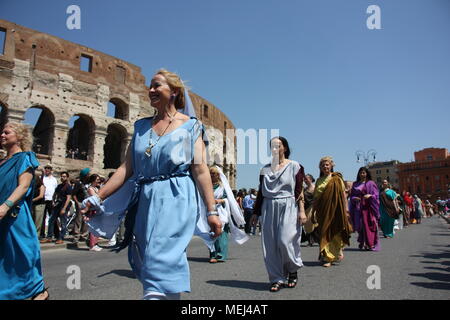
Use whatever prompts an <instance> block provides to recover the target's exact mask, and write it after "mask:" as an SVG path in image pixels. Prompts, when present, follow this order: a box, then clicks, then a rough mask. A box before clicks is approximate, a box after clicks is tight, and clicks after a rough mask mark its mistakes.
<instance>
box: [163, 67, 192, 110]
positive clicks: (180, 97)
mask: <svg viewBox="0 0 450 320" xmlns="http://www.w3.org/2000/svg"><path fill="white" fill-rule="evenodd" d="M156 74H160V75H162V76H163V77H164V78H165V79H166V80H167V84H168V85H169V87H170V88H171V89H175V90H176V91H177V92H178V94H177V96H176V98H175V102H174V104H175V108H176V109H183V108H184V106H185V104H186V100H185V98H184V89H185V88H186V89H188V88H187V87H186V86H185V85H184V83H183V81H182V80H181V78H180V76H179V75H177V74H176V73H174V72H170V71H168V70H166V69H159V70H158V71H157V72H156Z"/></svg>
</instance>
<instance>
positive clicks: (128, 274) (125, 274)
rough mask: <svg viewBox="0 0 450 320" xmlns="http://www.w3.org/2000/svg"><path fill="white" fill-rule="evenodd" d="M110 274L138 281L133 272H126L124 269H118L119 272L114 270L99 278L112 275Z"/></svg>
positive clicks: (100, 275)
mask: <svg viewBox="0 0 450 320" xmlns="http://www.w3.org/2000/svg"><path fill="white" fill-rule="evenodd" d="M110 274H116V275H118V276H120V277H127V278H130V279H136V276H135V275H134V272H133V271H131V270H124V269H118V270H112V271H110V272H107V273H104V274H99V275H98V276H97V278H102V277H104V276H107V275H110Z"/></svg>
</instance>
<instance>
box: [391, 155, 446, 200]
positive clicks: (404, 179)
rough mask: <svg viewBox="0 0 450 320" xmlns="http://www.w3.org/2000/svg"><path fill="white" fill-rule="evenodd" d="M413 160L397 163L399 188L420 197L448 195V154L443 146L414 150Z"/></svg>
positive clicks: (434, 198)
mask: <svg viewBox="0 0 450 320" xmlns="http://www.w3.org/2000/svg"><path fill="white" fill-rule="evenodd" d="M414 159H415V161H414V162H409V163H401V164H399V165H398V176H399V180H400V189H401V190H402V191H408V192H410V193H411V194H417V195H418V196H419V197H421V198H426V197H431V199H432V200H433V201H434V200H436V198H437V197H438V196H439V197H441V198H445V199H446V198H448V197H449V190H448V188H449V184H450V154H449V152H448V150H447V149H444V148H426V149H423V150H420V151H417V152H414Z"/></svg>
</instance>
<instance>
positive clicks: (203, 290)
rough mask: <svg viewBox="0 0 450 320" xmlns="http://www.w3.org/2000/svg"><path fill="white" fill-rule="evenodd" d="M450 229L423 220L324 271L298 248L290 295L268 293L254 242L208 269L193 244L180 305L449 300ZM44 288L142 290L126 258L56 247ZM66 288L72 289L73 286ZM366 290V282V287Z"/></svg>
mask: <svg viewBox="0 0 450 320" xmlns="http://www.w3.org/2000/svg"><path fill="white" fill-rule="evenodd" d="M449 227H450V225H449V224H447V223H446V222H445V221H444V220H443V219H441V218H439V217H433V218H431V219H424V220H423V223H422V224H421V225H413V226H410V227H409V228H407V229H404V230H401V231H399V232H397V234H396V235H395V238H394V239H384V238H382V239H381V241H382V242H381V246H382V249H381V251H380V252H365V251H359V250H358V249H357V246H356V244H355V239H354V238H355V236H353V237H352V246H351V247H350V248H347V249H346V250H345V259H344V261H343V262H342V263H341V264H340V265H339V266H333V267H331V268H323V267H321V266H320V265H319V264H318V261H317V255H318V247H317V246H315V247H312V248H310V247H304V248H302V258H303V261H304V264H305V266H304V268H302V269H301V271H300V282H299V285H298V286H297V288H295V289H282V290H281V291H280V292H278V293H271V292H269V291H268V286H269V284H268V280H267V274H266V271H265V267H264V263H263V259H262V249H261V243H260V237H259V236H254V237H252V238H251V239H250V240H249V241H248V242H247V243H245V244H244V245H243V246H238V245H234V244H231V245H230V259H229V260H228V261H227V262H225V263H221V264H214V265H211V264H209V263H208V259H207V256H208V252H207V250H206V248H205V246H204V244H203V243H202V241H201V240H200V239H198V238H194V239H193V240H192V241H191V243H190V245H189V248H188V257H189V263H190V268H191V286H192V292H191V293H183V294H182V299H183V300H192V299H221V300H222V299H223V300H293V299H295V300H296V299H306V300H315V299H364V300H368V299H389V300H391V299H433V300H435V299H437V300H440V299H442V300H448V299H450V229H449ZM42 262H43V271H44V276H45V280H46V285H47V286H49V287H50V294H51V297H52V299H62V300H85V299H86V300H92V299H100V300H102V299H117V300H128V299H138V300H140V299H141V297H142V287H141V285H140V283H139V281H138V280H136V279H135V278H134V276H133V274H132V272H131V270H130V267H129V265H128V261H127V254H126V252H122V253H120V254H115V253H110V252H108V251H106V250H103V251H101V252H90V251H88V250H87V249H85V248H83V249H79V250H69V249H63V248H58V249H54V250H45V251H43V252H42ZM70 265H77V266H79V267H80V270H81V289H73V290H69V289H68V288H67V285H66V284H67V280H68V278H69V276H70V275H69V274H67V273H66V272H67V268H68V267H69V266H70ZM371 265H376V266H379V268H380V273H381V289H374V290H369V289H368V288H367V279H368V278H369V277H370V276H371V274H368V273H367V268H368V266H371ZM72 283H73V282H72ZM371 283H373V281H371Z"/></svg>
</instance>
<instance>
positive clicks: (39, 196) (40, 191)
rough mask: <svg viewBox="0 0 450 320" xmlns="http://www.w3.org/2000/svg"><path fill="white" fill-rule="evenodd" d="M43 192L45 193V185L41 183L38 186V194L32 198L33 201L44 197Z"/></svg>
mask: <svg viewBox="0 0 450 320" xmlns="http://www.w3.org/2000/svg"><path fill="white" fill-rule="evenodd" d="M44 194H45V186H44V185H41V187H40V188H39V195H38V196H37V197H36V198H34V199H33V202H36V201H39V200H41V199H44Z"/></svg>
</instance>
